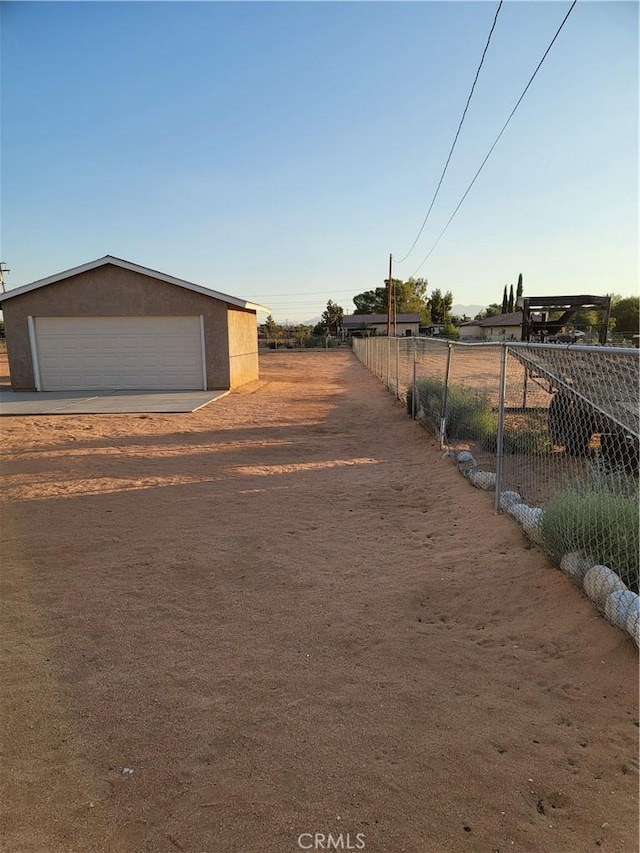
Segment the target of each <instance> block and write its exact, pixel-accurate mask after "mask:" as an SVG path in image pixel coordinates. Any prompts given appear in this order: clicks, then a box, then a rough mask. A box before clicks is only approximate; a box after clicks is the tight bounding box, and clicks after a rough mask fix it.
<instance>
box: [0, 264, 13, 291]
mask: <svg viewBox="0 0 640 853" xmlns="http://www.w3.org/2000/svg"><path fill="white" fill-rule="evenodd" d="M6 272H11V270H10V269H9V268H8V267H7V265H6V264H5V262H4V261H0V287H1V288H2V292H3V293H6V292H7V288H6V287H5V286H4V274H5V273H6Z"/></svg>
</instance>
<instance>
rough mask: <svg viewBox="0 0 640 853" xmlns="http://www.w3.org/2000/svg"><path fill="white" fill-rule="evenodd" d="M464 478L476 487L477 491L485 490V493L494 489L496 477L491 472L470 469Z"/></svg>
mask: <svg viewBox="0 0 640 853" xmlns="http://www.w3.org/2000/svg"><path fill="white" fill-rule="evenodd" d="M465 476H466V477H467V479H468V480H469V482H470V483H473V485H474V486H477V487H478V488H479V489H485V491H487V492H490V491H491V490H492V489H495V487H496V475H495V474H493V473H492V472H491V471H478V470H477V469H476V468H472V469H471V470H470V471H467V472H465Z"/></svg>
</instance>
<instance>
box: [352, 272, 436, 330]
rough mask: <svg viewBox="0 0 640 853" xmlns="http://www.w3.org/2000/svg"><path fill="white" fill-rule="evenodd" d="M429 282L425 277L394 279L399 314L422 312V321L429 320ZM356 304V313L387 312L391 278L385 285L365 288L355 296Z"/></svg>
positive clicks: (426, 321)
mask: <svg viewBox="0 0 640 853" xmlns="http://www.w3.org/2000/svg"><path fill="white" fill-rule="evenodd" d="M427 286H428V282H427V280H426V279H424V278H410V279H409V280H408V281H402V280H401V279H399V278H394V279H393V292H394V297H395V304H396V313H398V314H411V313H416V314H420V322H421V323H423V324H426V323H428V322H429V303H428V300H427V298H426V294H427ZM353 303H354V305H355V306H356V310H355V311H354V314H386V313H387V310H388V305H389V280H388V279H385V282H384V287H376V288H375V290H365V291H363V293H358V294H357V295H356V296H354V297H353Z"/></svg>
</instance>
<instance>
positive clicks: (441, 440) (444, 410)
mask: <svg viewBox="0 0 640 853" xmlns="http://www.w3.org/2000/svg"><path fill="white" fill-rule="evenodd" d="M452 352H453V344H447V368H446V370H445V374H444V391H443V394H442V411H441V412H440V435H439V439H438V446H439V448H440V450H442V448H443V447H444V434H445V429H446V426H447V391H448V389H449V371H450V369H451V354H452Z"/></svg>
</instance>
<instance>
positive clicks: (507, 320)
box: [460, 311, 522, 328]
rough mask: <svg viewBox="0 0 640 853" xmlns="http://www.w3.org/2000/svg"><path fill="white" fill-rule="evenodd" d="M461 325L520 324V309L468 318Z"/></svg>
mask: <svg viewBox="0 0 640 853" xmlns="http://www.w3.org/2000/svg"><path fill="white" fill-rule="evenodd" d="M460 325H461V326H482V327H483V328H484V327H486V326H521V325H522V311H514V312H512V313H511V314H497V315H496V316H495V317H487V318H486V319H484V320H468V321H467V322H466V323H461V324H460Z"/></svg>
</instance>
